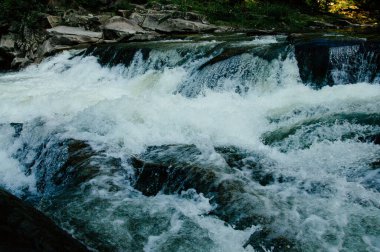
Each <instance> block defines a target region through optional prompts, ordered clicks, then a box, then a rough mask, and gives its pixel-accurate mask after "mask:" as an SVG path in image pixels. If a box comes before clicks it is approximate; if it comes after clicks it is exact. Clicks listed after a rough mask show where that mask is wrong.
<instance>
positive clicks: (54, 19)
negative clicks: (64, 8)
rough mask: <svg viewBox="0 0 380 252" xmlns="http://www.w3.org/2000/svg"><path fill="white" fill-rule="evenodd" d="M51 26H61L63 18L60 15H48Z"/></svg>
mask: <svg viewBox="0 0 380 252" xmlns="http://www.w3.org/2000/svg"><path fill="white" fill-rule="evenodd" d="M46 19H47V21H48V23H49V25H50V27H51V28H54V27H56V26H59V25H60V24H61V23H62V18H61V17H58V16H52V15H49V16H47V17H46Z"/></svg>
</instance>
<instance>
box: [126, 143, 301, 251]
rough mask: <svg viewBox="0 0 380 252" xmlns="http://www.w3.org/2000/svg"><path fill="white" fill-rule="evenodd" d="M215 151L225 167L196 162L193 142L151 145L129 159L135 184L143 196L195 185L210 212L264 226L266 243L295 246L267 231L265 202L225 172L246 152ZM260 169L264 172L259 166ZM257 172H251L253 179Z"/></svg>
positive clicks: (240, 225) (239, 224) (240, 224)
mask: <svg viewBox="0 0 380 252" xmlns="http://www.w3.org/2000/svg"><path fill="white" fill-rule="evenodd" d="M233 150H235V151H233ZM217 151H218V153H221V155H222V156H223V158H224V159H225V160H226V162H227V164H228V167H227V168H225V169H226V170H224V169H222V170H220V169H218V168H216V167H212V166H207V165H203V166H202V165H200V164H197V161H196V156H197V155H199V154H200V152H199V150H198V149H197V148H196V147H195V146H192V145H178V146H175V145H169V146H158V147H150V148H148V150H147V152H146V153H145V154H142V155H141V156H140V157H132V158H131V159H130V163H131V165H132V166H133V167H134V168H135V173H136V180H135V183H134V187H135V188H136V189H137V190H139V191H141V192H142V193H143V194H144V195H146V196H154V195H156V194H158V193H159V192H162V193H165V194H173V193H181V192H182V191H186V190H188V189H195V190H196V191H197V192H198V193H203V194H204V195H205V196H206V197H208V198H209V199H211V200H210V201H211V203H213V204H215V205H216V208H215V209H214V210H213V211H212V212H211V213H210V214H212V215H216V216H218V217H219V218H220V219H222V220H224V221H226V222H227V223H229V224H230V225H232V226H233V227H234V228H236V229H239V230H244V229H246V228H249V227H251V226H252V225H263V226H266V227H267V230H268V231H267V232H266V233H264V234H262V236H263V239H264V240H265V241H266V243H265V245H271V246H273V245H274V244H276V245H275V246H277V245H279V244H280V245H281V246H288V245H289V246H291V248H294V247H295V246H294V244H293V243H292V242H290V241H288V240H287V238H286V237H283V236H282V235H280V234H277V233H275V232H272V231H269V230H270V223H271V222H272V220H271V218H270V217H269V216H267V215H266V213H265V207H264V202H262V201H261V199H260V197H259V196H258V195H257V194H256V193H255V192H254V191H253V190H252V188H250V186H248V184H247V182H246V181H244V180H241V179H239V178H238V177H236V176H228V175H227V174H226V173H229V172H232V169H231V167H234V168H236V169H238V168H237V167H239V168H240V169H241V168H242V167H243V166H245V165H247V163H246V162H245V161H243V160H244V158H246V157H247V156H248V154H247V153H244V152H243V151H242V152H238V151H237V149H236V148H232V149H231V148H225V147H221V148H218V150H217ZM251 165H253V166H251V168H252V169H257V170H260V166H259V165H257V166H256V165H255V164H252V163H251ZM254 173H255V172H253V174H254ZM258 173H260V172H258ZM261 173H262V174H264V173H265V172H264V171H263V170H262V171H261ZM256 175H257V174H256ZM256 175H253V179H254V178H255V176H256ZM269 176H271V175H269ZM259 177H260V176H259ZM263 177H265V175H263ZM260 179H261V178H259V180H260ZM272 179H273V177H271V179H268V181H267V182H263V184H266V183H271V182H269V181H271V180H272ZM264 180H265V179H264ZM260 184H261V182H260ZM248 243H249V244H255V247H260V244H261V241H257V242H256V241H255V240H254V239H251V240H250V241H249V242H248ZM269 247H270V246H269ZM277 247H280V246H277ZM275 251H282V250H275ZM289 251H290V250H289ZM294 251H296V250H294Z"/></svg>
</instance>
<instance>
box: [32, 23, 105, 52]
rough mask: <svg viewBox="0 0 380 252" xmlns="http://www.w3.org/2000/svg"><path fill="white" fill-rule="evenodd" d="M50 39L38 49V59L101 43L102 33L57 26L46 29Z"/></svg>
mask: <svg viewBox="0 0 380 252" xmlns="http://www.w3.org/2000/svg"><path fill="white" fill-rule="evenodd" d="M47 32H48V33H49V34H50V35H51V37H50V38H49V39H47V40H45V41H44V43H43V44H42V45H40V46H39V48H38V53H37V54H38V56H39V58H41V57H44V56H48V55H52V54H54V53H56V52H60V51H62V50H68V49H71V48H74V47H76V48H78V47H77V46H81V47H87V46H88V45H90V44H94V43H98V42H101V41H102V40H101V39H102V33H101V32H92V31H86V30H85V29H83V28H79V27H70V26H57V27H54V28H51V29H48V30H47Z"/></svg>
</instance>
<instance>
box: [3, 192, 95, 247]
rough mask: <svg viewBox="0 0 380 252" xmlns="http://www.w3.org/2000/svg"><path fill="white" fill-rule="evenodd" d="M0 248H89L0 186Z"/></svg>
mask: <svg viewBox="0 0 380 252" xmlns="http://www.w3.org/2000/svg"><path fill="white" fill-rule="evenodd" d="M0 206H1V207H0V251H10V252H11V251H36V252H37V251H52V252H53V251H78V252H80V251H89V250H88V249H87V248H86V247H85V246H84V245H83V244H81V243H80V242H79V241H77V240H75V239H74V238H72V237H71V236H70V235H69V234H68V233H66V232H65V231H63V230H61V229H60V228H59V227H58V226H56V225H55V224H54V222H53V221H51V220H50V219H49V218H47V217H46V216H44V215H43V214H42V213H41V212H39V211H37V210H36V209H34V208H33V207H30V206H28V205H27V204H25V203H23V202H22V201H21V200H20V199H18V198H16V197H15V196H13V195H11V194H9V193H7V192H5V191H3V190H1V189H0Z"/></svg>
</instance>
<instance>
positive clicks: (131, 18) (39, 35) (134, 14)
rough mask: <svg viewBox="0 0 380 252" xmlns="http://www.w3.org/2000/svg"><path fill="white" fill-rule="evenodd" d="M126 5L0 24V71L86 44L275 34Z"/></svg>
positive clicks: (318, 25)
mask: <svg viewBox="0 0 380 252" xmlns="http://www.w3.org/2000/svg"><path fill="white" fill-rule="evenodd" d="M132 7H133V8H131V9H129V10H122V9H121V10H118V11H117V12H107V11H106V10H105V11H103V12H100V13H93V12H90V11H87V10H85V9H83V8H78V9H77V10H74V9H62V7H59V8H58V7H56V9H54V11H52V13H49V14H47V13H39V14H38V17H37V18H38V27H37V28H30V27H28V26H27V25H26V26H24V27H23V29H16V28H15V27H12V25H9V24H3V25H1V27H0V28H1V29H0V36H1V39H0V70H9V69H18V68H22V67H24V66H26V65H29V64H31V63H38V62H40V61H41V60H42V59H43V58H45V57H47V56H51V55H53V54H55V53H57V52H60V51H63V50H68V49H78V48H86V47H88V46H90V45H94V44H105V43H118V42H131V41H151V40H159V39H165V38H167V37H172V36H175V35H182V34H200V33H223V32H246V33H247V34H248V35H252V34H254V35H260V34H275V33H278V31H275V30H258V29H247V28H236V27H227V26H217V25H213V24H210V23H209V22H208V21H207V18H206V17H205V16H204V15H201V14H198V13H195V12H191V11H186V12H185V11H182V10H180V7H179V6H177V5H161V4H155V5H149V6H148V5H132ZM353 27H354V28H355V27H360V25H358V24H354V23H351V22H349V21H346V20H340V21H339V20H338V21H337V22H335V23H333V24H331V23H327V22H321V21H313V22H310V24H309V28H310V29H311V30H314V31H315V30H325V29H342V28H353Z"/></svg>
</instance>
